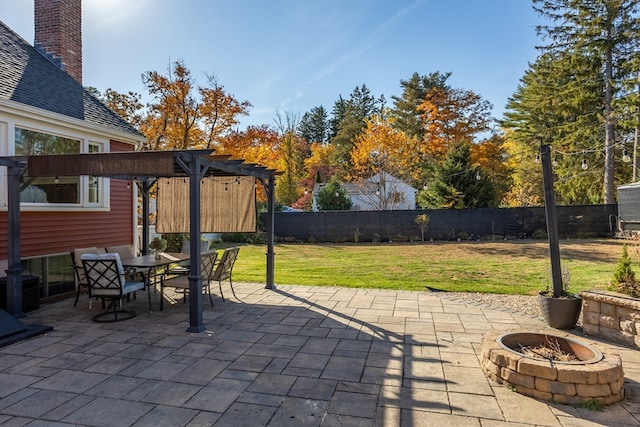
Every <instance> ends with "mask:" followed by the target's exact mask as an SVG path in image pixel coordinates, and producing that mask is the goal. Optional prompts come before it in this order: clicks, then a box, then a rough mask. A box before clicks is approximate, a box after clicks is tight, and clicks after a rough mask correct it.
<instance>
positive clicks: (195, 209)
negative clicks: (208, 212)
mask: <svg viewBox="0 0 640 427" xmlns="http://www.w3.org/2000/svg"><path fill="white" fill-rule="evenodd" d="M0 166H6V167H7V193H8V196H7V202H8V206H7V209H8V215H7V220H8V230H9V235H8V269H7V311H8V312H9V314H12V315H14V316H17V317H19V316H21V315H22V267H21V264H20V192H21V191H22V190H23V189H24V188H26V187H27V186H28V185H29V184H30V183H31V181H32V180H33V179H34V178H35V177H62V176H82V175H88V176H95V177H105V178H113V179H122V180H130V181H135V182H137V183H138V185H139V187H140V189H141V193H142V196H143V201H144V202H143V209H142V218H143V227H142V241H143V242H148V241H149V189H150V188H151V186H152V185H153V183H154V182H155V181H156V180H157V179H159V178H174V177H182V178H188V180H189V181H188V183H189V184H188V185H189V219H190V230H189V235H190V248H189V249H190V254H191V256H192V257H193V258H195V259H200V203H201V195H200V186H201V180H202V179H203V178H205V177H225V176H226V177H233V176H250V177H254V178H256V179H257V180H259V181H260V182H261V183H262V185H263V186H264V187H265V191H266V193H267V198H268V204H267V209H268V215H267V224H266V227H267V254H266V257H267V260H266V262H267V277H266V283H267V284H266V288H267V289H272V288H273V286H274V255H275V253H274V235H273V230H274V229H273V221H274V215H273V212H274V191H275V176H276V175H277V172H276V171H275V170H273V169H267V168H265V167H262V166H258V165H255V164H248V163H245V162H244V161H243V160H236V159H231V158H230V156H222V155H213V150H180V151H137V152H116V153H94V154H61V155H47V156H14V157H0ZM147 251H148V249H147V247H146V245H143V253H147ZM191 268H192V269H191V274H190V275H189V291H190V295H191V297H190V298H189V327H188V328H187V332H202V331H203V330H204V329H205V325H204V324H203V322H202V276H201V274H202V272H201V269H200V263H199V262H193V263H191Z"/></svg>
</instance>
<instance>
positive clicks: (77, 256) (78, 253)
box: [71, 246, 100, 285]
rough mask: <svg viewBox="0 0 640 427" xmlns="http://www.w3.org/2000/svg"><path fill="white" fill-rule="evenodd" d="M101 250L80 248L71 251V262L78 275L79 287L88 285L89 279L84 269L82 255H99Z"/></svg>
mask: <svg viewBox="0 0 640 427" xmlns="http://www.w3.org/2000/svg"><path fill="white" fill-rule="evenodd" d="M98 253H100V250H99V249H98V248H97V247H95V246H94V247H91V248H78V249H74V250H72V251H71V261H72V262H73V270H74V271H75V274H76V280H77V283H78V284H79V285H86V284H87V278H86V276H85V274H84V269H83V268H82V259H81V257H82V255H84V254H96V255H97V254H98Z"/></svg>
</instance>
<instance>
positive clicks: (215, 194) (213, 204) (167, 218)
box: [156, 176, 256, 233]
mask: <svg viewBox="0 0 640 427" xmlns="http://www.w3.org/2000/svg"><path fill="white" fill-rule="evenodd" d="M189 228H190V227H189V180H188V179H185V178H161V179H159V180H158V199H157V217H156V231H157V232H158V233H188V232H189ZM200 231H201V232H203V233H234V232H245V233H246V232H254V231H256V197H255V178H253V177H248V176H238V177H235V176H231V177H208V178H204V179H203V180H202V181H201V184H200Z"/></svg>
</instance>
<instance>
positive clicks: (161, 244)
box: [149, 237, 167, 259]
mask: <svg viewBox="0 0 640 427" xmlns="http://www.w3.org/2000/svg"><path fill="white" fill-rule="evenodd" d="M149 249H151V251H152V252H153V253H154V254H155V256H156V259H160V252H163V251H165V250H166V249H167V241H166V240H164V239H161V238H160V237H154V238H153V240H152V241H151V243H149Z"/></svg>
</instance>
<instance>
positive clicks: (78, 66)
mask: <svg viewBox="0 0 640 427" xmlns="http://www.w3.org/2000/svg"><path fill="white" fill-rule="evenodd" d="M34 16H35V42H34V45H30V44H29V43H28V42H27V41H25V40H24V39H23V38H22V37H20V36H19V35H18V34H16V33H15V32H14V31H12V30H11V29H10V28H9V27H7V26H6V25H5V24H4V23H3V22H1V21H0V76H1V80H0V156H20V155H46V154H81V153H99V152H117V151H134V150H135V148H136V146H138V145H140V144H142V143H143V142H144V137H143V136H142V135H141V134H140V133H139V132H138V131H137V130H136V129H134V128H133V127H132V126H131V125H130V124H129V123H127V122H126V121H125V120H123V119H122V118H121V117H119V116H118V115H117V114H115V113H114V112H113V111H111V110H110V109H108V108H107V107H106V106H104V105H103V104H102V103H101V102H100V101H99V100H98V99H96V98H95V97H93V96H92V95H91V94H90V93H89V92H87V91H86V90H84V88H83V86H82V40H81V37H82V33H81V0H35V14H34ZM2 169H3V171H2V172H1V173H0V272H4V271H5V270H6V269H7V258H8V250H7V242H8V235H9V230H8V225H7V222H8V214H7V206H8V195H7V190H6V188H7V168H5V167H2ZM23 182H24V183H23V188H24V189H23V191H22V193H21V196H20V198H21V202H22V203H21V214H20V217H21V221H20V229H21V232H20V254H21V259H22V268H23V274H25V275H33V276H37V277H39V279H40V286H41V288H40V297H41V298H45V299H46V298H53V297H59V296H60V295H62V294H65V293H69V292H74V291H75V283H74V276H73V269H72V262H71V258H70V255H69V252H70V251H71V250H73V249H74V248H79V247H89V246H96V245H99V246H105V247H106V246H111V245H117V244H123V243H132V242H133V241H134V233H135V221H134V219H135V218H136V209H135V204H134V201H135V199H136V196H135V193H134V191H135V185H130V183H128V182H126V181H122V180H116V179H109V178H103V177H100V178H98V177H89V176H82V177H79V176H78V177H53V178H43V177H33V178H29V171H28V170H27V171H26V174H25V177H24V180H23ZM2 210H3V211H2Z"/></svg>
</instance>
